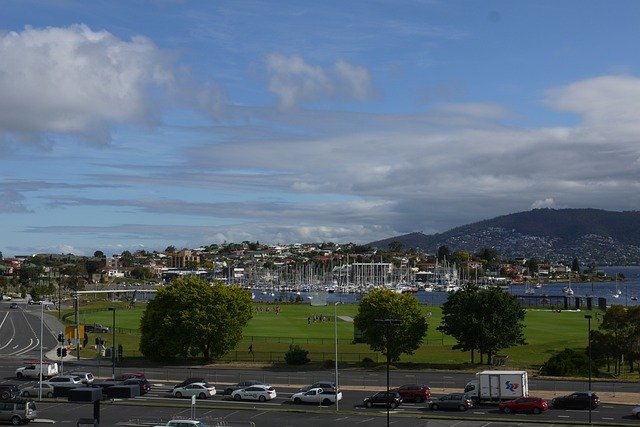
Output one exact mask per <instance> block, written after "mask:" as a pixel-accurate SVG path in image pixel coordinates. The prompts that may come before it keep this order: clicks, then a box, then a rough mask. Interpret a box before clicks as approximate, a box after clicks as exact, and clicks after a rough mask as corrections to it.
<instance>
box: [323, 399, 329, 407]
mask: <svg viewBox="0 0 640 427" xmlns="http://www.w3.org/2000/svg"><path fill="white" fill-rule="evenodd" d="M322 404H323V405H325V406H329V405H331V400H329V399H324V400H323V401H322Z"/></svg>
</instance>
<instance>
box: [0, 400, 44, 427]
mask: <svg viewBox="0 0 640 427" xmlns="http://www.w3.org/2000/svg"><path fill="white" fill-rule="evenodd" d="M37 416H38V412H37V410H36V403H35V402H34V401H33V400H25V399H11V400H3V401H0V422H2V421H4V422H7V421H8V422H9V423H10V424H12V425H14V426H17V425H20V424H27V423H28V422H29V421H32V420H34V419H35V418H36V417H37Z"/></svg>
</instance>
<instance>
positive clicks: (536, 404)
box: [500, 397, 549, 414]
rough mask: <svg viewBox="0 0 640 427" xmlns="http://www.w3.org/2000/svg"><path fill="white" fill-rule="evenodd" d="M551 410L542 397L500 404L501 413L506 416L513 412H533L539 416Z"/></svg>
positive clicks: (522, 398) (524, 398)
mask: <svg viewBox="0 0 640 427" xmlns="http://www.w3.org/2000/svg"><path fill="white" fill-rule="evenodd" d="M547 409H549V405H548V404H547V401H546V400H544V399H542V398H541V397H521V398H519V399H516V400H505V401H503V402H500V411H501V412H504V413H505V414H508V413H511V412H531V413H534V414H539V413H540V412H544V411H546V410H547Z"/></svg>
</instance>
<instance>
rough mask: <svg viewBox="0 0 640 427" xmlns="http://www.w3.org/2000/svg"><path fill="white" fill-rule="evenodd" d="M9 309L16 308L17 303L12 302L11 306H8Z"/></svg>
mask: <svg viewBox="0 0 640 427" xmlns="http://www.w3.org/2000/svg"><path fill="white" fill-rule="evenodd" d="M9 308H18V303H17V302H12V303H11V304H9Z"/></svg>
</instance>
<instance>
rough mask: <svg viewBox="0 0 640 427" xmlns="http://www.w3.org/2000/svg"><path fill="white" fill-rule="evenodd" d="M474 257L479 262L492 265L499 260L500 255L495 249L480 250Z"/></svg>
mask: <svg viewBox="0 0 640 427" xmlns="http://www.w3.org/2000/svg"><path fill="white" fill-rule="evenodd" d="M476 256H477V257H478V258H480V259H481V260H485V261H486V262H487V263H488V264H493V263H494V262H497V261H498V260H499V259H500V254H499V253H498V250H497V249H495V248H482V249H480V252H478V253H477V255H476Z"/></svg>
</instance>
